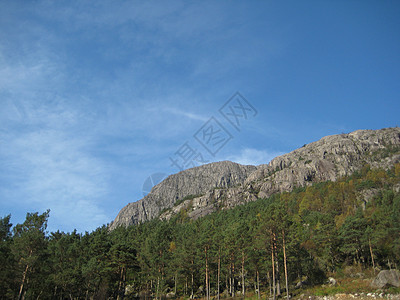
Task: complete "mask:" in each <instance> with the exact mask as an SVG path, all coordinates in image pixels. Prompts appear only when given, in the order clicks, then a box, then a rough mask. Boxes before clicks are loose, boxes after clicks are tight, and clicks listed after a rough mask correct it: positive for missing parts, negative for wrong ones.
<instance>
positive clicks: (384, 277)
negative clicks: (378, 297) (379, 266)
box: [371, 270, 400, 289]
mask: <svg viewBox="0 0 400 300" xmlns="http://www.w3.org/2000/svg"><path fill="white" fill-rule="evenodd" d="M390 286H394V287H400V272H399V271H398V270H382V271H380V272H379V274H378V275H377V276H376V277H375V279H374V280H373V281H372V282H371V287H373V288H378V289H381V288H384V287H390Z"/></svg>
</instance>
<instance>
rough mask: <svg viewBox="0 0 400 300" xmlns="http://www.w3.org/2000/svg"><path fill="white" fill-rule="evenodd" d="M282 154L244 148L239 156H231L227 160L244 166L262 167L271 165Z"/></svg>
mask: <svg viewBox="0 0 400 300" xmlns="http://www.w3.org/2000/svg"><path fill="white" fill-rule="evenodd" d="M282 154H283V153H282V152H269V151H265V150H258V149H253V148H244V149H242V150H241V151H240V152H239V153H238V154H235V155H231V156H229V157H228V158H227V160H230V161H233V162H236V163H239V164H242V165H254V166H257V165H261V164H267V163H269V162H270V161H271V160H272V159H273V158H275V157H277V156H279V155H282Z"/></svg>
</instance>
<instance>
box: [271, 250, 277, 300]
mask: <svg viewBox="0 0 400 300" xmlns="http://www.w3.org/2000/svg"><path fill="white" fill-rule="evenodd" d="M271 263H272V293H273V294H272V299H274V300H275V299H276V286H275V257H274V246H273V245H271Z"/></svg>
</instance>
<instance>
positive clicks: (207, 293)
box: [204, 247, 210, 300]
mask: <svg viewBox="0 0 400 300" xmlns="http://www.w3.org/2000/svg"><path fill="white" fill-rule="evenodd" d="M204 254H205V257H206V299H207V300H209V299H210V298H209V290H208V258H207V247H204Z"/></svg>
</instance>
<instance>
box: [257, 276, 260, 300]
mask: <svg viewBox="0 0 400 300" xmlns="http://www.w3.org/2000/svg"><path fill="white" fill-rule="evenodd" d="M257 299H260V273H259V272H258V269H257Z"/></svg>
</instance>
